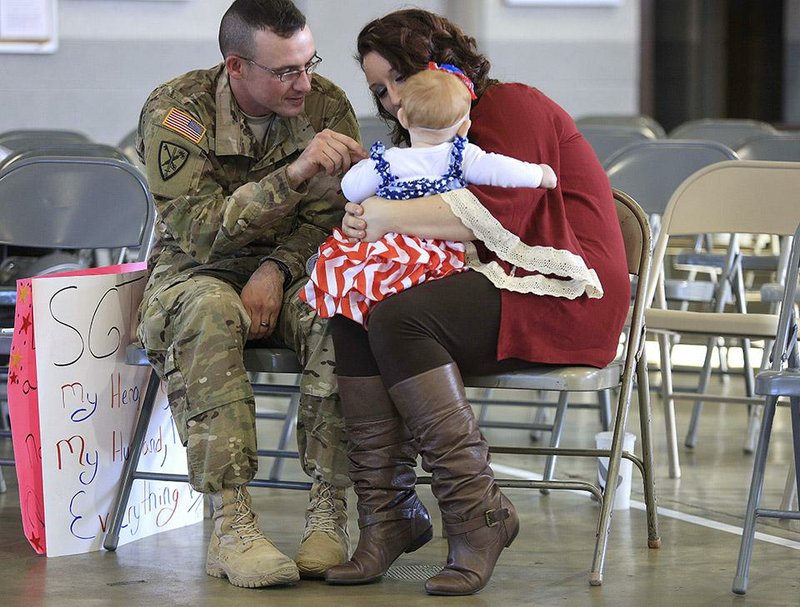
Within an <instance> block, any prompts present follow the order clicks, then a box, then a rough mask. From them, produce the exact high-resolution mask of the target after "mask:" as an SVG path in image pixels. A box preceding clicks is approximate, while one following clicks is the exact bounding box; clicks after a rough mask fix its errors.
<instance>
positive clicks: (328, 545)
mask: <svg viewBox="0 0 800 607" xmlns="http://www.w3.org/2000/svg"><path fill="white" fill-rule="evenodd" d="M309 499H310V503H309V505H308V509H307V510H306V528H305V531H304V532H303V539H302V540H300V548H299V549H298V550H297V556H296V557H295V562H296V563H297V568H298V569H299V570H300V575H301V576H302V577H304V578H321V577H325V572H326V571H327V570H328V569H330V568H331V567H333V566H334V565H340V564H342V563H345V562H347V558H348V556H349V554H350V535H349V534H348V533H347V489H346V488H343V487H334V486H333V485H331V484H329V483H326V482H325V481H323V480H321V479H317V480H315V481H314V484H313V485H312V486H311V495H310V498H309Z"/></svg>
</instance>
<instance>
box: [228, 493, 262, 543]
mask: <svg viewBox="0 0 800 607" xmlns="http://www.w3.org/2000/svg"><path fill="white" fill-rule="evenodd" d="M231 529H234V530H235V531H236V533H237V534H238V535H239V538H240V539H241V540H242V542H243V543H245V544H250V543H252V542H255V541H257V540H266V538H265V537H264V534H263V533H261V530H260V529H259V528H258V526H257V525H256V517H255V514H254V513H253V511H252V509H251V508H250V505H249V504H248V503H247V500H245V497H244V495H243V494H242V490H241V489H240V488H237V489H236V513H235V514H234V518H233V523H231Z"/></svg>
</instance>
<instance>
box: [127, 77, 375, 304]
mask: <svg viewBox="0 0 800 607" xmlns="http://www.w3.org/2000/svg"><path fill="white" fill-rule="evenodd" d="M325 128H330V129H332V130H335V131H338V132H340V133H343V134H345V135H348V136H350V137H352V138H354V139H356V140H358V139H359V134H358V122H357V120H356V118H355V114H354V112H353V108H352V106H351V105H350V102H349V101H348V100H347V97H346V96H345V94H344V92H343V91H342V90H341V89H340V88H338V87H337V86H336V85H334V84H333V83H332V82H330V81H329V80H327V79H325V78H323V77H321V76H319V75H317V74H314V76H313V78H312V81H311V91H310V92H309V94H308V95H307V96H306V99H305V108H304V112H303V113H302V114H300V115H298V116H296V117H292V118H283V117H280V116H277V115H276V116H275V117H274V120H273V121H272V124H271V125H270V128H269V130H268V134H267V136H266V138H265V141H263V142H260V141H257V140H256V137H255V136H254V135H253V133H252V132H251V130H250V129H249V127H248V126H247V122H246V120H245V116H244V114H243V113H242V112H241V110H240V109H239V108H238V106H237V104H236V101H235V99H234V98H233V95H232V93H231V89H230V86H229V83H228V76H227V73H226V71H225V69H224V65H223V64H220V65H218V66H217V67H214V68H212V69H209V70H196V71H192V72H189V73H187V74H184V75H183V76H180V77H178V78H175V79H174V80H171V81H169V82H167V83H165V84H163V85H161V86H160V87H159V88H157V89H156V90H155V91H153V93H151V95H150V97H149V98H148V99H147V101H146V103H145V105H144V107H143V109H142V113H141V116H140V119H139V137H138V141H137V150H138V153H139V156H140V157H141V158H142V160H143V161H144V163H145V166H146V173H147V179H148V182H149V186H150V190H151V192H152V193H153V196H154V199H155V204H156V209H157V225H156V230H157V241H156V245H155V246H154V248H153V253H152V255H151V257H150V270H151V277H150V282H149V286H148V290H150V289H160V288H163V287H164V286H166V285H167V284H169V283H171V282H174V281H177V280H183V279H185V277H186V276H187V275H192V274H195V273H201V274H212V275H216V276H218V277H220V278H222V279H223V280H226V281H228V282H230V283H231V284H234V285H236V286H238V287H239V288H241V287H242V286H243V285H244V284H245V283H246V282H247V280H248V279H249V277H250V275H251V274H252V273H253V272H254V271H255V270H256V268H258V266H259V265H260V262H261V260H262V259H263V258H264V257H270V258H272V259H276V260H279V261H282V262H283V263H285V264H286V266H287V267H288V268H289V270H290V272H291V274H292V277H293V278H294V279H297V278H299V277H301V276H303V275H304V274H305V262H306V260H307V259H308V257H310V256H311V255H312V254H313V253H314V252H316V250H317V247H318V245H319V244H320V243H321V242H322V241H323V240H324V239H325V237H326V236H327V235H328V233H329V232H330V230H331V228H333V227H334V226H336V225H339V224H340V222H341V218H342V215H343V208H344V203H345V200H344V198H343V196H342V193H341V187H340V183H339V178H338V177H329V176H327V175H325V173H318V174H317V175H316V176H315V177H313V178H312V179H310V180H308V181H307V182H306V183H305V184H304V186H302V188H301V189H300V190H293V189H292V188H291V187H290V186H289V183H288V181H287V177H286V167H287V166H288V165H289V164H290V163H291V162H292V161H294V160H295V159H296V158H297V157H298V156H299V155H300V153H301V152H302V151H303V150H304V149H305V147H306V146H307V145H308V144H309V143H310V142H311V140H312V139H313V138H314V135H315V134H316V133H317V132H319V131H321V130H323V129H325Z"/></svg>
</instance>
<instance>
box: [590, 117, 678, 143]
mask: <svg viewBox="0 0 800 607" xmlns="http://www.w3.org/2000/svg"><path fill="white" fill-rule="evenodd" d="M575 124H576V125H577V126H578V129H581V128H582V127H584V126H630V127H634V128H638V129H642V130H643V131H645V132H646V133H648V134H649V136H650V137H654V138H659V137H666V136H667V134H666V132H665V131H664V127H663V126H661V124H659V122H658V121H657V120H656V119H655V118H652V117H651V116H646V115H644V114H587V115H584V116H579V117H578V118H576V119H575Z"/></svg>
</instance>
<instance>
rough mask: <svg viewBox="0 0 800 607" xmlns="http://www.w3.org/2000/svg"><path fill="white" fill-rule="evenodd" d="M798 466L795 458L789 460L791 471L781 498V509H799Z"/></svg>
mask: <svg viewBox="0 0 800 607" xmlns="http://www.w3.org/2000/svg"><path fill="white" fill-rule="evenodd" d="M797 485H798V483H797V467H796V466H795V465H794V460H792V461H790V462H789V473H788V474H787V475H786V485H785V486H784V488H783V497H782V498H781V505H780V509H781V510H797V509H798V503H797Z"/></svg>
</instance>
